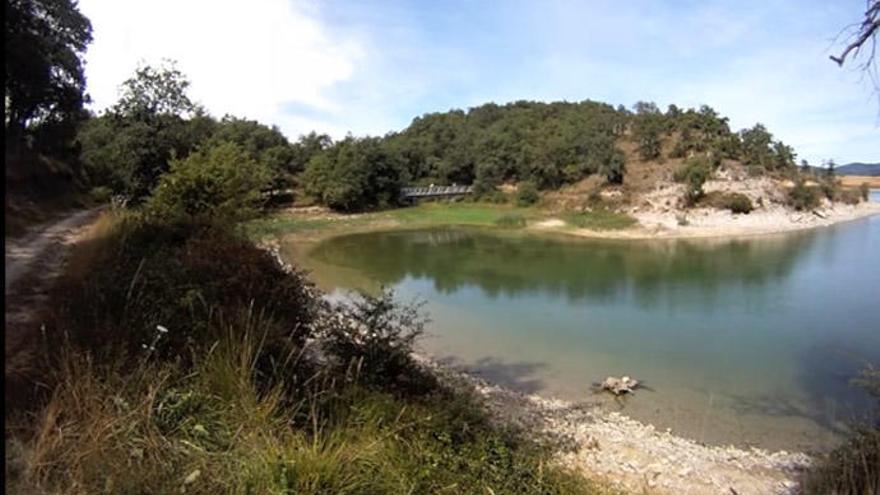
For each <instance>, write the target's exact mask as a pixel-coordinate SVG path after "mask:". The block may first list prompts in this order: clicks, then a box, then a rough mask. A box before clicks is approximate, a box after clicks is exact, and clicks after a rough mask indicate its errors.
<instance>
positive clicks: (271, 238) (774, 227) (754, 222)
mask: <svg viewBox="0 0 880 495" xmlns="http://www.w3.org/2000/svg"><path fill="white" fill-rule="evenodd" d="M430 208H434V207H433V206H432V207H430ZM438 208H439V207H438ZM394 211H399V210H394ZM500 211H505V210H503V209H502V210H500ZM510 211H515V210H513V209H511V210H510ZM815 212H816V213H814V212H798V211H793V210H789V209H787V208H785V207H782V206H776V205H774V206H769V207H765V208H760V209H757V210H755V211H753V212H751V213H748V214H738V215H734V214H732V213H730V212H729V211H722V210H715V209H709V208H698V209H693V210H689V211H687V212H686V214H687V215H688V216H687V218H688V224H687V225H679V220H678V217H679V216H680V215H681V212H680V211H676V210H670V211H663V212H657V211H646V212H632V213H631V214H632V216H633V217H634V218H635V219H636V220H637V221H638V225H637V226H635V227H630V228H625V229H620V230H592V229H584V228H574V227H571V226H570V225H568V224H566V223H565V222H564V221H563V220H561V219H560V218H558V217H557V216H556V215H554V214H553V213H551V212H540V215H536V216H535V217H534V218H530V219H529V221H528V223H527V225H526V226H525V227H522V228H518V229H517V228H514V229H507V228H504V227H499V226H497V225H493V224H490V223H485V222H479V221H475V222H469V221H461V222H456V221H450V222H447V221H433V220H431V219H427V220H416V221H401V220H399V219H395V218H393V217H391V216H389V214H388V213H387V212H377V213H359V214H339V213H334V212H331V211H329V210H325V209H312V208H310V209H308V210H306V211H295V210H287V211H285V212H283V213H281V214H280V215H278V216H277V217H275V219H276V220H278V221H282V222H283V221H285V220H293V221H294V222H297V221H300V222H303V223H308V222H315V223H318V222H320V225H318V226H314V227H307V228H301V229H297V228H290V229H283V228H282V229H279V231H277V232H273V233H271V234H269V235H267V236H265V238H263V239H261V240H259V242H260V243H265V242H267V241H268V242H270V243H273V242H283V241H285V240H286V239H288V238H290V237H292V236H296V237H297V242H298V243H303V244H315V243H317V242H320V241H324V240H326V239H329V238H331V237H335V236H338V235H346V234H353V233H366V232H382V231H388V232H392V231H397V230H411V229H421V228H431V227H483V228H490V229H498V230H499V231H510V232H523V233H528V234H537V235H544V234H550V235H560V236H566V237H569V238H581V239H598V240H620V241H652V240H688V239H715V240H723V239H737V238H748V237H758V236H770V235H776V234H786V233H792V232H802V231H807V230H811V229H815V228H820V227H830V226H834V225H838V224H844V223H847V222H852V221H856V220H861V219H865V218H870V217H872V216H874V215H880V202H871V201H867V202H861V203H859V204H858V205H845V204H834V205H831V207H829V208H822V209H817V210H815ZM819 215H821V217H820V216H819Z"/></svg>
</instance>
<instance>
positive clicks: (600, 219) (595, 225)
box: [563, 209, 636, 230]
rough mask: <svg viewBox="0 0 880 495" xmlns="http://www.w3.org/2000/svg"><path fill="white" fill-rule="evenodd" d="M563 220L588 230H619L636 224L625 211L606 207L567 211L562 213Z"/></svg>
mask: <svg viewBox="0 0 880 495" xmlns="http://www.w3.org/2000/svg"><path fill="white" fill-rule="evenodd" d="M563 220H565V223H567V224H569V225H571V226H573V227H576V228H579V229H590V230H620V229H626V228H629V227H632V226H634V225H635V224H636V219H635V218H633V217H631V216H629V215H627V214H626V213H617V212H615V211H611V210H606V209H594V210H590V211H587V212H584V213H569V214H566V215H563Z"/></svg>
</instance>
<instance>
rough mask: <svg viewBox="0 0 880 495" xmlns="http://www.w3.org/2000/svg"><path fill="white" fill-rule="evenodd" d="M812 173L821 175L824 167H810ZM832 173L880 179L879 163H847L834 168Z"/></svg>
mask: <svg viewBox="0 0 880 495" xmlns="http://www.w3.org/2000/svg"><path fill="white" fill-rule="evenodd" d="M810 168H811V169H812V170H813V172H815V173H817V174H821V173H824V172H825V167H810ZM834 173H835V174H837V175H861V176H868V177H880V163H859V162H854V163H847V164H846V165H839V166H836V167H834Z"/></svg>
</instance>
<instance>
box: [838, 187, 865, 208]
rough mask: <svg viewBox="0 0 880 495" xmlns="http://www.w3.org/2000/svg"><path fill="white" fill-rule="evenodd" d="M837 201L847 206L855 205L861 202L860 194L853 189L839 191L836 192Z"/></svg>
mask: <svg viewBox="0 0 880 495" xmlns="http://www.w3.org/2000/svg"><path fill="white" fill-rule="evenodd" d="M837 201H842V202H843V203H845V204H848V205H857V204H859V203H860V202H861V201H862V193H861V191H857V190H855V189H841V190H840V191H838V192H837Z"/></svg>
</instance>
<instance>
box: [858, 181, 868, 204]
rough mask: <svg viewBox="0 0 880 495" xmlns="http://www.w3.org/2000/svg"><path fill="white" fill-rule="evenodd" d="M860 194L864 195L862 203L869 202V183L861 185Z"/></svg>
mask: <svg viewBox="0 0 880 495" xmlns="http://www.w3.org/2000/svg"><path fill="white" fill-rule="evenodd" d="M859 193H861V195H862V201H868V199H869V197H870V195H871V187H870V186H869V185H868V183H867V182H862V183H861V184H860V185H859Z"/></svg>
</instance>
